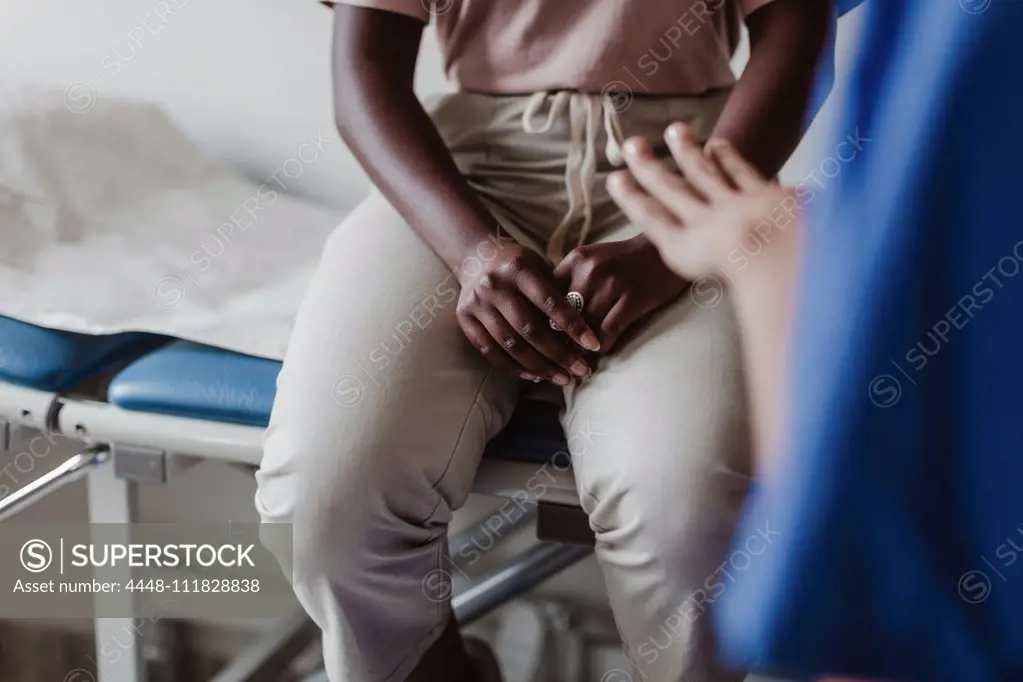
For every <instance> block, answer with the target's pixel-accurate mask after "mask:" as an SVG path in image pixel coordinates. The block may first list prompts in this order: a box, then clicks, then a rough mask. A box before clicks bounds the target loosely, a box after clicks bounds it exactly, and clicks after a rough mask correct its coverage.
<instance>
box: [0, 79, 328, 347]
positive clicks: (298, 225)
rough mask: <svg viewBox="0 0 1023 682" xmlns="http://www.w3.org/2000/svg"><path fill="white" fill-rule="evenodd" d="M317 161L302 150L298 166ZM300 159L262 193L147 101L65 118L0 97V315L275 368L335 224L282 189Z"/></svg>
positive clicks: (46, 97)
mask: <svg viewBox="0 0 1023 682" xmlns="http://www.w3.org/2000/svg"><path fill="white" fill-rule="evenodd" d="M0 90H2V89H0ZM315 132H316V131H311V133H315ZM311 137H312V138H313V139H315V135H311ZM318 154H322V149H319V150H318V149H316V147H315V145H314V144H310V145H307V147H306V148H305V149H303V150H302V157H303V160H305V159H309V160H310V161H308V163H315V157H316V155H318ZM283 161H285V159H282V162H283ZM303 162H304V161H298V162H296V163H295V164H291V165H290V166H289V167H288V168H285V169H284V170H285V172H286V173H287V174H288V175H290V176H291V178H292V180H289V179H288V177H287V176H286V175H284V174H280V175H278V176H277V177H276V178H269V179H268V181H267V182H266V183H263V184H262V185H260V184H256V183H253V182H250V181H246V180H243V179H241V178H239V177H238V176H236V175H234V174H233V173H232V172H230V171H228V170H226V169H225V168H223V167H222V166H220V165H219V164H218V163H216V162H215V161H213V160H211V159H210V158H209V157H208V156H206V155H205V154H204V153H203V152H201V151H200V150H199V149H197V148H196V147H195V145H194V144H193V143H191V142H190V141H189V140H188V139H187V138H186V137H185V136H184V135H183V134H182V133H181V132H180V131H178V130H177V129H176V128H175V127H174V126H173V125H172V124H171V123H170V121H169V120H168V119H167V118H166V117H165V116H164V115H163V114H162V113H161V112H160V111H158V110H157V109H156V108H154V107H152V106H150V105H147V104H144V103H135V102H125V101H114V100H105V101H104V100H98V101H96V102H95V106H94V107H92V108H91V109H90V110H89V111H87V112H84V113H72V112H71V111H70V110H69V109H68V108H67V107H65V106H64V101H63V97H62V95H61V94H60V93H41V92H36V91H18V92H13V93H12V92H5V93H3V97H0V315H5V316H8V317H13V318H17V319H20V320H24V321H26V322H30V323H33V324H37V325H41V326H45V327H52V328H57V329H65V330H71V331H76V332H84V333H89V334H109V333H114V332H122V331H147V332H156V333H160V334H168V335H171V336H175V337H178V338H183V339H188V340H193V341H198V342H201V343H206V344H210V345H214V346H219V347H223V348H227V349H230V350H235V351H239V352H242V353H249V354H252V355H258V356H263V357H268V358H274V359H280V358H281V357H283V354H284V349H285V346H286V343H287V339H288V334H289V332H290V329H291V325H292V320H293V318H294V315H295V313H296V310H297V307H298V304H299V301H300V298H301V294H302V291H303V289H304V286H305V283H306V281H307V280H308V278H309V276H310V274H311V272H312V269H313V267H314V266H315V264H316V262H317V260H318V258H319V254H320V250H321V248H322V245H323V242H324V240H325V239H326V237H327V235H328V234H329V233H330V232H331V230H332V229H333V228H334V227H335V226H336V225H337V223H338V222H339V220H340V217H341V216H340V215H339V214H337V213H336V212H331V211H328V210H325V209H322V208H319V207H317V206H314V205H312V204H311V203H309V202H305V201H302V200H299V199H296V198H294V197H291V196H288V195H286V194H285V193H284V191H283V190H282V184H286V183H288V182H290V181H293V180H295V179H297V174H300V173H301V169H302V163H303Z"/></svg>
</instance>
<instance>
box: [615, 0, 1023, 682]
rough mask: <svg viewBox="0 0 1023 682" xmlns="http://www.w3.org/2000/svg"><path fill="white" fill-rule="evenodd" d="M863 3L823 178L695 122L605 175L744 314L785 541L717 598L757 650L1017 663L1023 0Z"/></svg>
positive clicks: (826, 670) (758, 431)
mask: <svg viewBox="0 0 1023 682" xmlns="http://www.w3.org/2000/svg"><path fill="white" fill-rule="evenodd" d="M864 9H865V11H866V12H867V13H868V14H867V17H866V22H867V25H866V30H865V33H864V42H863V44H862V45H861V46H860V49H859V53H858V56H857V63H856V66H855V69H854V71H853V74H852V79H851V85H850V90H849V92H848V93H845V97H844V102H845V105H844V107H845V110H844V111H843V112H842V114H841V118H840V120H839V121H838V125H837V127H836V129H837V131H838V132H837V137H836V139H835V140H834V141H833V144H832V145H831V147H830V148H828V149H826V150H824V151H823V154H824V155H825V156H827V157H832V156H834V157H837V158H843V157H841V156H839V154H840V150H842V149H843V147H842V145H843V144H844V143H848V142H849V140H850V139H852V137H851V136H852V135H855V136H856V139H858V140H859V149H858V153H857V154H856V155H855V158H850V157H851V156H852V155H851V154H850V153H848V151H849V150H848V146H846V147H845V148H844V153H845V158H849V161H848V162H843V163H842V165H841V167H840V172H838V173H837V174H835V175H834V177H833V178H830V179H829V184H828V186H827V187H826V188H824V189H823V190H819V191H816V192H813V193H809V192H806V191H800V189H799V188H791V189H785V188H781V187H779V186H777V185H776V184H773V183H769V182H767V181H765V180H764V178H762V177H761V176H760V175H759V174H758V173H757V172H756V171H755V170H754V169H753V167H752V166H751V165H749V164H748V163H746V162H745V161H744V160H743V159H742V158H741V157H740V156H739V155H738V154H737V153H736V152H735V151H734V149H732V148H731V147H729V146H728V145H727V144H725V143H717V142H713V141H712V142H710V143H708V145H707V146H706V147H705V148H704V149H700V148H699V147H698V146H697V145H696V144H695V143H694V142H693V140H692V136H691V135H690V134H689V132H688V130H687V129H686V128H685V126H681V125H679V126H673V127H672V128H670V129H669V131H668V133H667V135H666V137H667V139H668V141H669V145H670V146H671V147H672V149H673V153H674V155H675V157H676V159H677V160H678V162H679V166H680V168H681V169H682V171H683V174H684V176H685V180H683V179H682V178H681V177H680V176H678V175H673V174H671V173H669V172H668V171H666V170H665V169H663V168H662V167H661V166H660V165H659V164H657V163H655V162H654V161H653V159H652V157H651V155H650V154H649V149H650V147H649V144H648V143H646V142H645V141H642V140H633V141H630V143H628V144H627V145H626V147H627V149H626V157H627V161H628V164H629V168H630V172H629V173H625V172H623V173H619V174H616V175H614V176H613V177H612V178H610V180H609V187H610V190H611V192H612V194H613V196H614V197H615V199H616V200H617V201H618V202H619V204H620V205H621V206H622V208H623V209H624V210H625V211H626V212H627V213H628V214H629V215H630V217H632V218H633V219H634V220H636V221H638V222H641V223H643V224H644V225H645V226H646V229H647V231H648V234H649V235H650V236H651V238H652V239H653V240H654V241H655V242H656V243H657V244H658V246H659V247H660V249H661V253H662V255H663V256H664V257H665V259H666V261H667V262H669V264H670V265H672V267H673V268H674V269H675V270H676V271H677V272H679V273H681V274H683V275H684V276H686V277H688V278H691V279H693V280H700V279H701V278H707V279H710V280H713V281H714V282H720V283H721V284H722V285H723V286H725V287H727V289H728V294H729V295H730V296H731V297H732V299H733V301H734V303H735V309H736V312H737V315H738V317H739V318H740V324H741V326H742V328H743V333H744V346H745V348H744V352H745V359H746V362H747V371H748V384H749V394H750V400H751V403H752V407H753V410H754V419H755V436H756V439H757V448H758V452H759V454H760V456H761V463H760V482H761V485H760V489H759V490H758V492H757V495H756V496H755V497H754V499H753V501H752V503H751V505H750V508H749V510H748V512H747V519H746V524H745V526H744V527H743V528H742V529H740V531H739V533H738V534H737V536H736V545H735V549H736V552H742V551H744V547H745V548H748V547H750V546H756V547H757V549H758V550H760V548H761V547H765V545H766V548H765V549H763V550H762V551H759V553H757V552H752V551H750V552H747V553H748V554H750V555H753V554H755V556H749V557H747V558H749V561H748V562H744V563H743V569H744V570H741V571H740V570H737V571H732V572H731V573H730V574H729V577H730V580H728V581H725V582H724V583H723V584H724V587H725V589H724V590H722V591H720V593H718V592H719V591H715V593H713V594H711V595H703V599H702V600H701V602H700V604H699V606H700V608H701V609H704V608H707V604H708V602H709V603H710V607H711V608H712V609H713V610H714V611H715V616H716V618H717V622H718V626H719V631H720V634H721V636H722V647H723V652H724V654H725V655H726V657H727V658H728V659H729V660H730V661H731V662H732V663H735V664H736V665H739V666H742V667H745V668H750V669H755V670H761V671H764V672H770V673H780V674H785V675H803V676H814V675H827V674H836V675H856V676H866V677H874V678H888V679H899V680H912V681H916V682H941V681H944V680H949V681H955V682H1006V681H1007V680H1021V679H1023V400H1021V399H1020V397H1019V396H1020V393H1021V391H1023V210H1021V208H1020V206H1021V202H1023V173H1021V172H1020V170H1019V169H1020V161H1021V159H1023V86H1021V81H1020V73H1021V71H1023V57H1021V51H1020V41H1019V28H1020V27H1021V26H1023V2H1021V1H1020V0H958V1H955V0H875V1H874V2H868V3H867V6H866V7H865V8H864ZM803 189H804V190H805V189H806V188H803ZM704 284H706V283H704ZM765 529H767V532H766V533H765V532H764V531H765ZM757 537H760V538H765V537H769V538H770V542H769V543H766V542H765V543H761V544H756V543H753V545H750V540H751V539H753V538H757ZM744 543H745V544H744ZM694 612H696V610H694ZM699 613H702V611H699V612H697V616H698V615H699Z"/></svg>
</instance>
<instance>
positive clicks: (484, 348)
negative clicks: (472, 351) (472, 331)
mask: <svg viewBox="0 0 1023 682" xmlns="http://www.w3.org/2000/svg"><path fill="white" fill-rule="evenodd" d="M489 352H490V346H480V355H486V354H487V353H489Z"/></svg>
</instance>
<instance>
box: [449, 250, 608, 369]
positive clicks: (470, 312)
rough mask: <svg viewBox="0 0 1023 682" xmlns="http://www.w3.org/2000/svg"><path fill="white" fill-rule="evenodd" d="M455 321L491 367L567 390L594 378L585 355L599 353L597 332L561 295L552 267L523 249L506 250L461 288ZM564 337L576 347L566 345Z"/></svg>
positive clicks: (501, 251)
mask: <svg viewBox="0 0 1023 682" xmlns="http://www.w3.org/2000/svg"><path fill="white" fill-rule="evenodd" d="M456 317H457V319H458V324H459V325H460V326H461V328H462V331H463V332H464V333H465V336H466V337H467V338H468V339H469V341H470V343H472V345H473V346H475V347H476V349H477V350H478V351H479V352H480V353H481V354H482V355H483V356H484V357H485V358H486V359H487V360H488V361H490V363H491V364H493V365H494V366H496V367H497V368H499V369H502V370H504V371H506V372H508V373H510V374H512V375H513V376H518V377H521V378H522V379H525V380H527V381H540V380H547V381H551V382H552V383H554V384H557V385H558V386H567V385H568V384H570V383H571V382H572V380H573V378H584V377H587V376H589V375H590V374H591V373H592V371H593V370H592V368H591V367H590V364H589V363H588V362H587V361H586V359H585V357H584V354H585V352H586V351H587V350H589V351H597V350H599V349H600V342H599V340H598V338H597V336H596V335H595V334H594V332H593V330H592V329H591V328H590V326H589V325H588V324H587V323H586V321H585V320H584V319H583V318H582V316H581V315H580V314H579V313H578V312H577V311H576V309H575V308H573V307H572V305H571V304H569V302H568V301H566V300H565V295H564V293H562V292H561V291H559V290H558V287H557V286H556V284H555V282H554V281H553V275H552V273H551V267H550V265H548V264H547V262H546V261H544V259H543V258H541V257H540V256H539V255H538V254H537V253H535V252H533V251H531V250H530V249H528V248H526V247H524V246H521V245H519V244H506V245H504V246H503V247H502V248H501V250H500V251H499V252H498V254H497V257H496V258H494V259H492V260H490V261H488V262H487V264H486V267H484V269H483V271H482V272H481V273H479V274H478V275H476V276H475V277H473V278H472V279H470V280H469V281H465V282H462V290H461V293H460V294H459V297H458V307H457V309H456ZM552 322H553V323H554V324H556V325H557V326H558V327H560V329H562V330H564V332H561V331H555V330H554V329H553V328H552V327H551V323H552ZM565 334H567V335H568V337H569V338H570V339H571V340H572V341H573V342H574V343H565Z"/></svg>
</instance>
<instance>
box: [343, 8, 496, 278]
mask: <svg viewBox="0 0 1023 682" xmlns="http://www.w3.org/2000/svg"><path fill="white" fill-rule="evenodd" d="M335 12H336V17H335V39H334V61H333V63H334V92H335V97H334V109H335V116H336V119H337V125H338V130H339V131H340V133H341V137H342V138H343V139H344V140H345V142H346V143H347V144H348V146H349V148H350V149H351V150H352V153H353V154H354V155H355V157H356V158H357V159H358V160H359V162H360V163H361V164H362V167H363V168H364V169H365V170H366V173H367V174H368V175H369V177H370V179H372V180H373V183H374V184H375V185H376V186H377V188H378V189H379V190H380V191H381V192H382V193H383V194H384V195H385V196H386V197H387V198H388V199H389V200H390V201H391V203H392V205H393V206H394V207H395V209H397V211H398V212H399V213H401V215H402V217H404V218H405V219H406V220H407V221H408V222H409V224H410V225H411V226H412V228H413V229H415V230H416V231H417V232H418V233H419V234H420V236H422V238H423V239H424V240H425V241H426V242H427V244H429V245H430V247H431V248H432V249H433V251H434V252H435V253H437V255H438V256H439V257H440V258H441V259H442V260H443V261H444V262H445V263H446V264H447V265H448V266H449V267H450V268H451V269H452V270H456V269H457V268H458V267H459V265H460V263H461V262H462V260H463V259H464V258H465V257H466V256H467V255H469V254H470V253H473V252H475V250H476V247H477V245H478V244H479V243H480V242H482V241H485V240H486V239H488V237H491V236H493V235H496V234H497V226H496V223H495V221H494V219H493V217H492V216H491V214H490V212H489V211H488V210H487V209H486V207H485V206H484V205H483V204H482V202H480V200H479V198H478V197H477V196H476V194H475V192H473V191H472V189H471V188H470V187H469V185H468V183H467V182H466V180H465V178H464V177H463V175H462V173H461V171H459V169H458V167H457V166H456V165H455V162H454V160H453V158H452V157H451V153H450V152H449V150H448V148H447V145H446V144H445V143H444V140H443V139H442V138H441V135H440V133H439V132H438V131H437V128H436V127H435V126H434V124H433V121H432V120H431V119H430V117H429V116H428V115H427V113H426V111H425V110H424V109H423V106H422V104H421V103H420V102H419V100H418V98H417V97H416V95H415V92H414V90H413V74H414V72H415V62H416V56H417V53H418V49H419V42H420V38H421V35H422V29H423V25H422V24H421V23H420V22H418V21H416V20H415V19H412V18H410V17H404V16H400V15H396V14H390V13H386V12H381V11H378V10H370V9H363V8H358V7H350V6H338V7H337V9H336V10H335ZM381 34H386V35H387V38H386V39H380V38H381Z"/></svg>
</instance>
